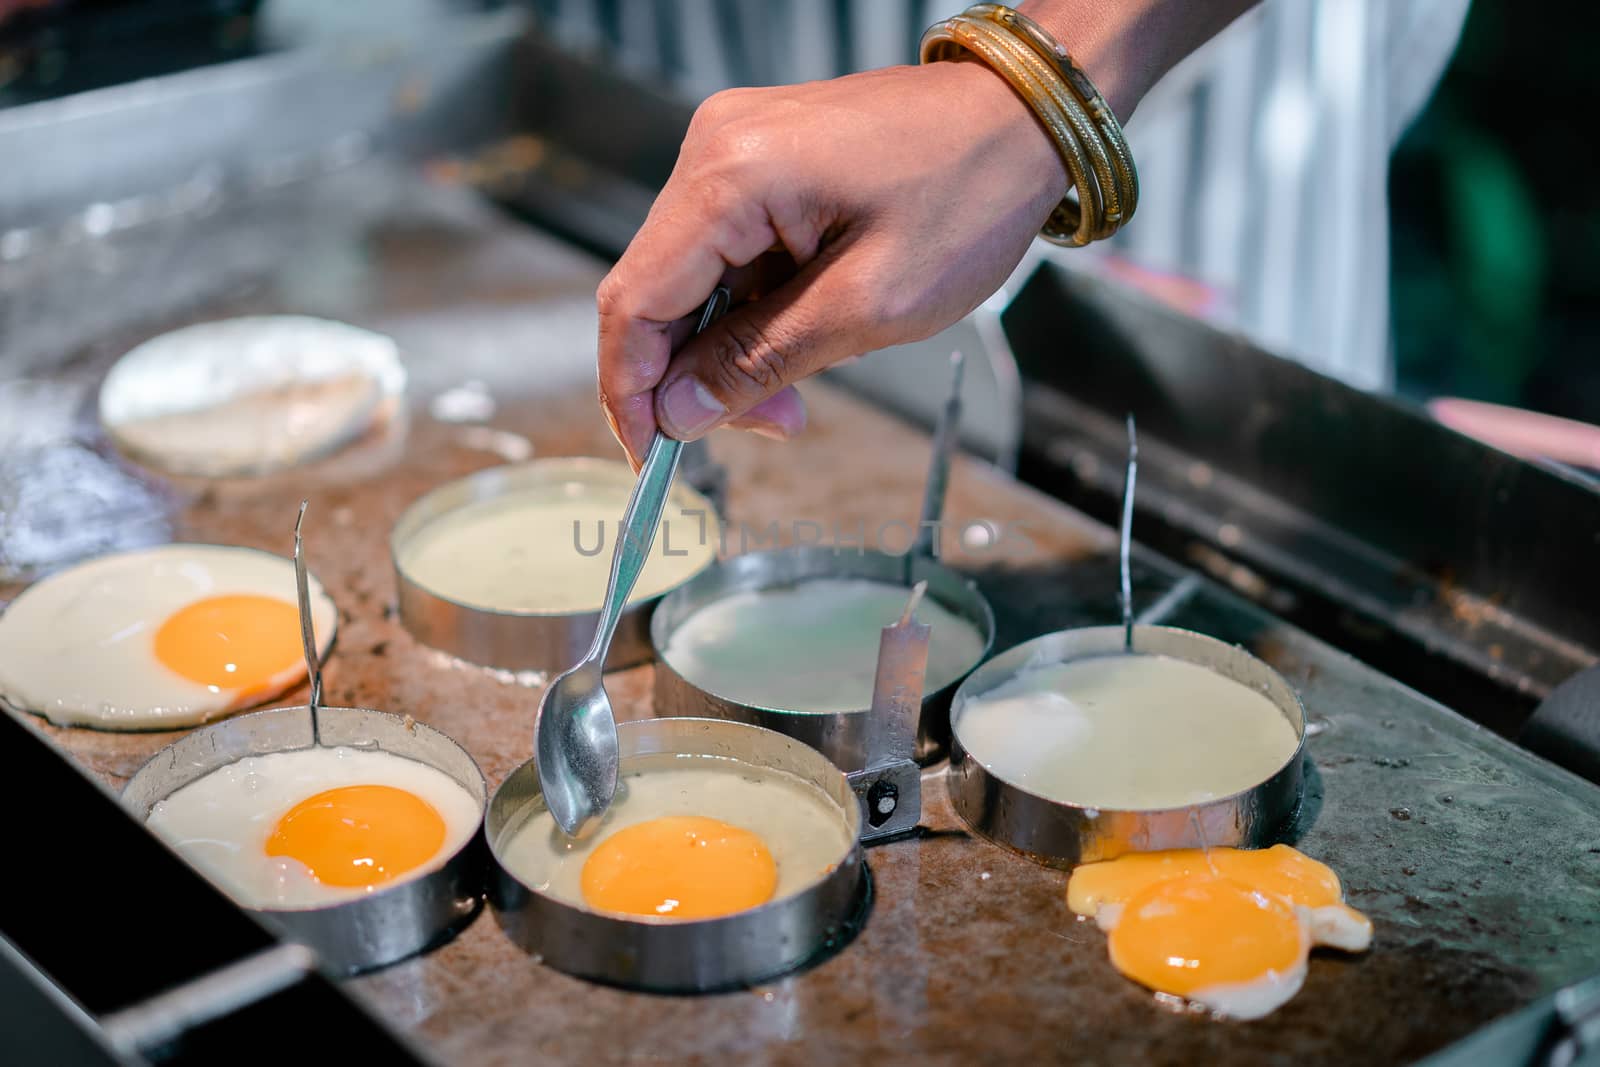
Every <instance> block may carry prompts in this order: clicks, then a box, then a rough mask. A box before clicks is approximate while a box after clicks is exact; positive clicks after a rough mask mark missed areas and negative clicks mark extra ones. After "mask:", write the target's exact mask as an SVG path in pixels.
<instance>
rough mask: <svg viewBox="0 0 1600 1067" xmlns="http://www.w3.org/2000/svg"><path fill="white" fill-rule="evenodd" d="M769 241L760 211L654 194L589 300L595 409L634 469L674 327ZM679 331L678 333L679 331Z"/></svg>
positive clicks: (698, 194) (693, 195)
mask: <svg viewBox="0 0 1600 1067" xmlns="http://www.w3.org/2000/svg"><path fill="white" fill-rule="evenodd" d="M775 239H776V235H775V233H774V231H773V228H772V225H771V223H770V222H769V221H768V220H767V218H766V215H765V213H764V212H763V211H759V210H752V208H751V207H750V206H749V204H748V203H747V202H746V203H740V202H738V201H735V202H734V206H732V207H731V208H727V209H724V208H723V207H722V206H721V205H720V204H719V203H718V201H717V198H716V197H714V196H710V195H707V194H706V191H705V190H703V189H696V190H693V191H690V192H686V191H684V190H683V189H681V188H680V189H673V188H672V187H671V186H670V184H669V187H668V188H667V189H665V190H663V191H662V194H661V196H660V198H658V199H657V201H656V206H655V207H654V208H652V209H651V212H650V217H649V218H648V219H647V220H646V221H645V224H644V226H643V227H642V228H641V229H640V230H639V233H638V235H637V236H635V238H634V240H633V242H632V244H630V245H629V246H628V250H627V251H626V252H625V253H623V256H622V259H621V260H619V261H618V262H617V265H616V266H615V267H614V268H613V269H612V271H611V273H610V274H608V275H607V276H606V278H605V280H604V281H603V282H601V283H600V290H599V292H598V293H597V294H596V304H597V307H598V310H599V315H600V342H599V370H600V403H601V405H602V407H604V408H605V410H606V414H607V418H608V420H609V421H610V422H611V424H612V429H613V431H614V432H615V433H616V435H617V438H618V440H619V441H621V442H622V445H623V447H624V448H625V449H627V451H628V453H629V456H630V458H631V459H633V460H634V461H635V462H637V460H638V459H639V457H642V456H643V455H644V453H645V451H646V450H647V449H648V448H649V446H650V438H651V436H652V435H653V434H654V433H655V430H656V420H655V416H654V415H653V414H652V401H651V391H652V390H653V389H654V388H655V387H656V385H657V384H658V383H659V382H660V381H661V376H662V374H663V373H664V372H665V371H666V369H667V364H668V361H669V360H670V358H671V356H672V350H673V341H674V336H673V330H674V324H675V323H676V322H677V321H678V320H680V319H683V318H684V317H685V316H688V315H689V314H690V313H691V312H693V311H694V310H695V309H696V308H698V307H699V306H700V304H701V303H703V302H704V301H705V299H706V297H707V296H709V295H710V293H711V290H712V289H714V288H716V286H717V284H718V283H719V281H721V279H722V276H723V274H724V272H726V271H727V270H728V268H729V267H730V266H732V267H742V266H744V265H746V264H748V263H750V262H751V261H753V260H754V259H756V257H757V256H759V255H761V253H763V252H765V251H766V250H767V249H768V248H770V247H771V246H772V244H773V242H774V240H775ZM680 330H681V327H680Z"/></svg>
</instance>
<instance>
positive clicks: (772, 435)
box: [740, 422, 789, 441]
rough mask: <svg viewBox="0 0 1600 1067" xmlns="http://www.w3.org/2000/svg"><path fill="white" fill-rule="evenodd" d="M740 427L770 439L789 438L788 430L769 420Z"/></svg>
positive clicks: (784, 439)
mask: <svg viewBox="0 0 1600 1067" xmlns="http://www.w3.org/2000/svg"><path fill="white" fill-rule="evenodd" d="M740 429H744V430H749V431H750V432H751V433H753V434H755V435H757V436H758V437H765V438H767V439H768V440H770V441H787V440H789V431H788V430H785V429H784V428H783V427H782V426H776V425H773V424H772V423H770V422H763V423H751V424H750V425H749V426H742V427H740Z"/></svg>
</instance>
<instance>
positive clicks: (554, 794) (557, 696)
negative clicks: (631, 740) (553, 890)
mask: <svg viewBox="0 0 1600 1067" xmlns="http://www.w3.org/2000/svg"><path fill="white" fill-rule="evenodd" d="M533 736H534V755H535V757H536V758H537V760H538V767H539V780H540V783H541V786H542V788H543V790H544V797H545V801H546V802H547V803H548V804H549V805H550V814H551V815H553V816H555V820H556V824H557V825H558V826H560V827H561V829H562V830H563V831H564V832H565V833H566V834H567V835H568V836H570V837H575V838H582V837H586V836H588V834H589V833H590V832H591V831H593V830H594V828H595V827H596V826H597V825H599V822H600V819H601V817H602V816H604V814H605V810H606V808H607V807H609V806H610V804H611V797H612V796H613V794H615V793H616V791H617V721H616V717H615V716H614V715H613V714H612V713H611V699H610V698H609V697H607V696H606V689H605V683H604V681H603V679H602V678H601V676H600V669H599V667H597V666H596V665H595V664H593V663H591V662H590V661H588V660H585V661H584V662H582V663H580V664H578V665H577V666H576V667H574V668H573V669H571V670H569V671H567V673H565V674H563V675H561V676H560V677H559V678H557V679H556V680H555V681H553V682H551V683H550V687H549V688H548V689H546V690H545V693H544V698H543V699H542V700H540V701H539V718H538V721H537V723H536V724H535V725H534V730H533Z"/></svg>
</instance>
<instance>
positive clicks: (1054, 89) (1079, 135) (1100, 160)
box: [957, 14, 1124, 240]
mask: <svg viewBox="0 0 1600 1067" xmlns="http://www.w3.org/2000/svg"><path fill="white" fill-rule="evenodd" d="M957 17H958V18H959V19H960V20H961V21H962V22H963V23H965V24H968V25H972V26H974V27H976V28H980V29H981V30H982V31H983V32H985V33H986V34H987V35H989V36H990V37H991V39H992V40H993V41H994V43H995V44H996V45H998V46H999V47H1002V48H1005V49H1006V50H1007V51H1008V52H1010V53H1011V54H1012V55H1013V57H1014V58H1016V59H1017V60H1018V61H1019V62H1021V63H1023V64H1024V65H1026V66H1027V67H1028V68H1029V69H1030V70H1031V71H1032V72H1033V73H1034V75H1035V76H1036V78H1037V80H1038V81H1039V82H1040V83H1041V84H1042V85H1043V86H1044V88H1045V90H1046V91H1047V92H1048V93H1049V94H1050V97H1051V100H1052V101H1053V102H1054V103H1055V105H1056V106H1057V107H1058V108H1059V109H1060V110H1061V113H1062V114H1063V115H1064V116H1065V118H1066V120H1067V124H1068V125H1069V126H1070V127H1071V128H1072V133H1073V135H1074V137H1075V138H1076V139H1077V141H1078V144H1079V145H1080V146H1081V147H1082V148H1083V150H1084V153H1085V155H1087V156H1088V158H1089V165H1090V168H1091V169H1092V170H1093V172H1094V180H1095V189H1096V190H1097V191H1098V193H1099V217H1100V220H1101V221H1100V225H1098V226H1096V227H1095V228H1094V230H1093V232H1092V233H1091V234H1090V235H1089V237H1090V239H1091V240H1100V239H1102V238H1105V237H1109V236H1111V234H1113V233H1115V232H1116V231H1117V228H1118V227H1119V226H1121V225H1122V219H1123V216H1124V208H1123V203H1122V193H1121V185H1120V182H1119V180H1118V175H1117V174H1116V173H1115V172H1114V164H1113V160H1112V157H1111V153H1110V151H1109V150H1108V148H1107V146H1106V144H1105V140H1104V138H1103V137H1102V136H1101V131H1100V130H1099V128H1098V127H1097V126H1096V124H1095V123H1094V121H1093V120H1092V119H1091V118H1090V117H1089V113H1088V111H1087V110H1085V108H1084V106H1083V103H1082V102H1081V101H1080V100H1079V99H1078V98H1077V97H1076V96H1075V95H1074V94H1073V93H1072V92H1071V91H1070V89H1068V87H1067V85H1066V84H1065V83H1064V81H1063V80H1062V78H1061V76H1060V72H1059V71H1058V70H1057V68H1056V67H1055V66H1054V65H1053V64H1051V63H1050V62H1049V61H1048V60H1046V59H1044V58H1043V57H1041V56H1040V55H1038V53H1036V52H1035V51H1034V50H1033V49H1032V48H1030V47H1029V46H1028V45H1027V44H1026V43H1024V42H1022V41H1019V40H1018V39H1017V38H1016V36H1014V35H1013V34H1011V33H1008V32H1006V31H1005V30H1004V29H1003V28H1001V27H1000V26H997V25H996V24H995V23H993V22H992V21H986V20H981V19H977V18H974V17H973V16H971V15H970V14H963V15H960V16H957ZM1083 197H1084V192H1083V190H1082V189H1081V188H1080V189H1079V191H1078V203H1079V205H1080V208H1081V205H1082V204H1083Z"/></svg>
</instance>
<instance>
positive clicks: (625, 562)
mask: <svg viewBox="0 0 1600 1067" xmlns="http://www.w3.org/2000/svg"><path fill="white" fill-rule="evenodd" d="M728 299H729V293H728V290H727V289H724V288H721V287H719V288H717V289H716V290H715V291H714V292H713V293H712V294H711V298H710V299H709V300H707V301H706V306H705V311H704V313H703V314H702V315H701V316H700V325H699V326H698V328H697V329H696V330H695V333H699V332H700V331H702V330H704V329H705V328H706V327H707V326H709V325H711V323H712V321H713V320H715V319H716V317H717V316H718V315H720V314H721V313H722V312H723V310H724V309H725V308H726V307H727V306H728ZM682 455H683V442H682V441H677V440H674V439H673V438H671V437H668V436H667V435H666V434H664V433H662V432H661V431H660V430H657V431H656V435H655V437H654V438H653V439H652V440H651V442H650V451H649V453H648V454H646V456H645V458H644V462H643V463H642V464H640V466H639V480H638V481H637V482H635V483H634V486H633V496H631V497H630V498H629V499H628V509H627V511H625V512H624V513H623V515H622V524H621V526H620V527H619V529H618V530H617V543H616V547H615V548H614V549H613V550H612V556H611V577H610V580H609V581H608V582H607V583H606V598H605V602H604V603H603V604H602V605H601V607H600V620H599V622H598V623H596V625H595V629H594V642H593V643H592V644H591V645H590V646H589V652H588V654H587V655H585V656H584V657H583V659H582V660H580V661H579V662H578V663H577V665H576V666H574V667H572V668H571V669H570V670H568V671H567V672H566V673H565V674H563V675H561V676H560V677H558V678H557V679H556V680H555V681H553V682H551V683H550V685H549V687H548V688H547V689H545V691H544V696H543V697H542V698H540V700H539V717H538V718H537V719H535V720H534V724H533V760H534V764H535V766H536V768H537V770H538V772H539V789H540V791H541V792H543V793H544V796H545V799H546V802H547V803H548V804H549V805H550V814H551V815H552V816H553V817H554V818H555V821H556V825H557V826H559V827H561V830H562V832H563V833H565V834H566V835H567V836H569V837H581V836H583V835H584V834H586V833H589V832H590V831H592V830H593V829H594V828H595V826H597V825H598V824H599V822H600V820H601V819H602V818H603V817H604V816H605V813H606V809H607V808H609V807H611V798H612V797H613V796H615V795H616V792H617V720H616V717H615V716H614V715H612V714H611V700H610V698H609V697H607V696H606V686H605V674H604V664H605V661H606V653H607V652H609V651H610V650H611V637H612V635H613V634H614V633H616V630H617V621H618V620H619V619H621V618H622V611H623V608H624V607H626V606H627V603H628V596H629V594H631V593H632V592H633V587H634V585H635V584H636V583H637V582H638V580H639V573H640V572H641V571H643V570H644V565H645V562H646V561H647V560H648V559H649V557H650V548H651V546H652V545H653V544H655V539H656V529H657V527H659V526H660V525H661V512H662V510H663V509H665V508H666V506H667V494H668V493H669V492H671V490H672V478H673V475H675V474H676V473H677V472H678V460H679V458H680V457H681V456H682Z"/></svg>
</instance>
